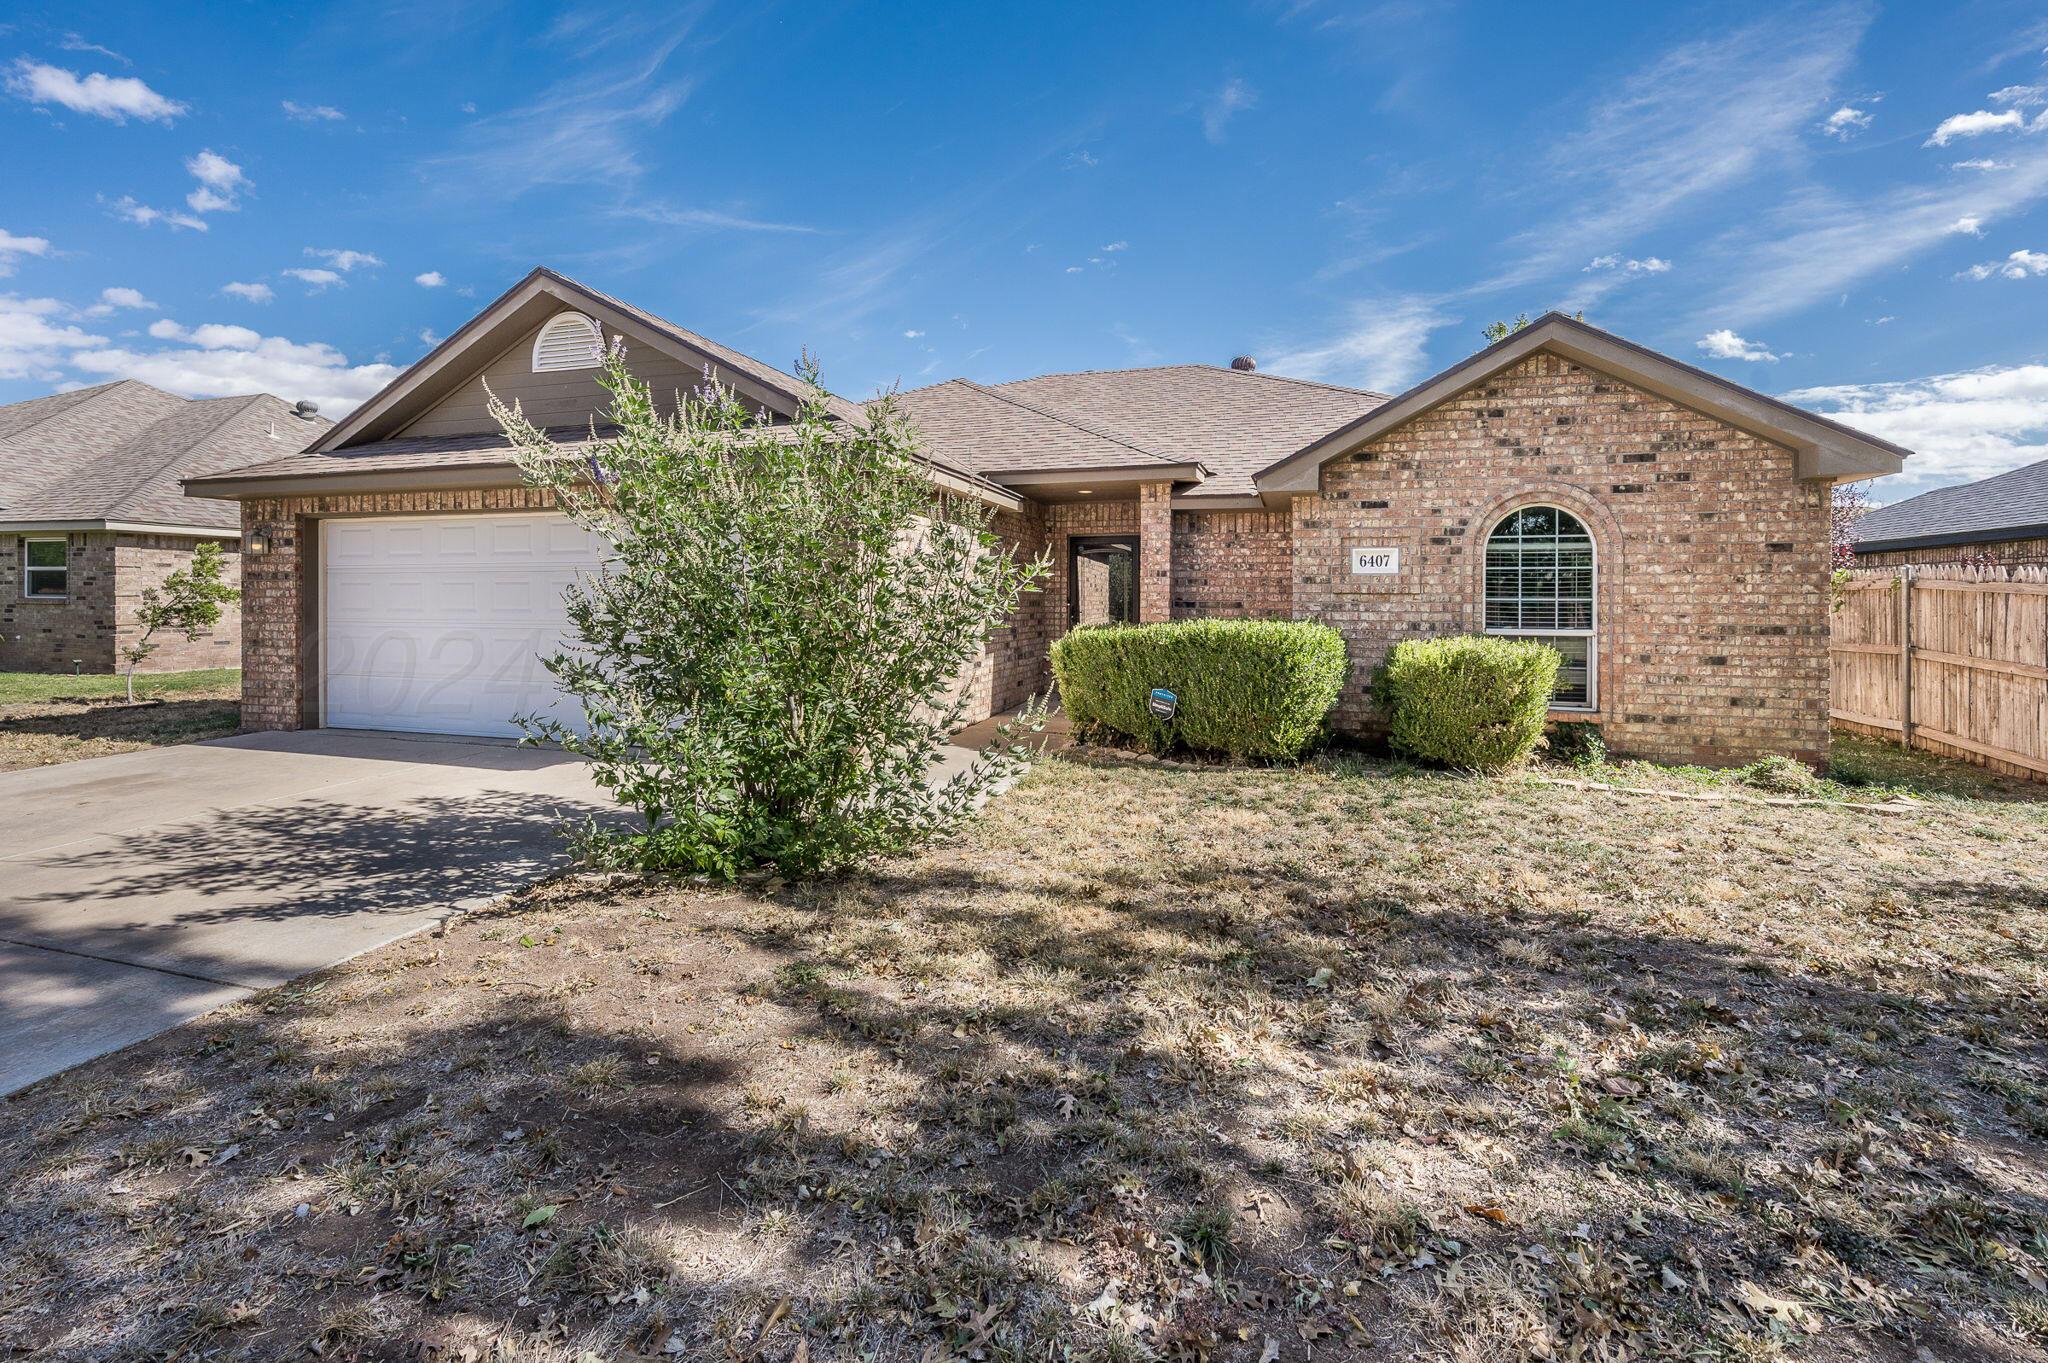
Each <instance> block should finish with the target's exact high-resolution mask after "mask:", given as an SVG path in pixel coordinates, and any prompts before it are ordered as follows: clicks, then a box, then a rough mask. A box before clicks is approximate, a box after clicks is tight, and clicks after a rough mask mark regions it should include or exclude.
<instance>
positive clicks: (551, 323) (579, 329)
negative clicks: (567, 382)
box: [533, 312, 604, 374]
mask: <svg viewBox="0 0 2048 1363" xmlns="http://www.w3.org/2000/svg"><path fill="white" fill-rule="evenodd" d="M603 363H604V340H603V338H602V337H600V336H599V335H598V330H597V323H595V322H593V321H591V320H590V319H589V318H588V317H585V316H584V315H583V314H582V313H580V312H562V313H556V314H555V315H554V316H553V317H550V318H549V319H548V324H547V325H546V326H544V327H542V328H541V329H540V335H538V336H536V337H534V338H533V372H534V373H536V374H545V373H547V372H548V371H550V370H554V369H595V368H597V367H598V366H599V365H601V364H603Z"/></svg>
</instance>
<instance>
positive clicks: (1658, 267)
mask: <svg viewBox="0 0 2048 1363" xmlns="http://www.w3.org/2000/svg"><path fill="white" fill-rule="evenodd" d="M1670 268H1671V262H1670V261H1668V260H1665V259H1663V258H1661V257H1659V256H1645V257H1643V258H1642V259H1641V260H1635V259H1625V258H1623V257H1621V256H1617V255H1609V256H1594V257H1593V259H1592V260H1591V261H1589V262H1587V265H1586V268H1585V269H1584V270H1581V271H1580V273H1581V274H1587V273H1590V272H1592V271H1595V270H1618V271H1620V272H1621V273H1622V274H1663V273H1665V272H1666V271H1667V270H1669V269H1670Z"/></svg>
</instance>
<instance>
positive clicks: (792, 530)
mask: <svg viewBox="0 0 2048 1363" xmlns="http://www.w3.org/2000/svg"><path fill="white" fill-rule="evenodd" d="M802 373H803V377H804V380H805V383H806V390H807V394H808V396H807V397H806V398H805V400H804V402H803V404H802V408H801V411H800V412H799V414H798V415H797V417H796V419H795V421H793V422H791V423H788V424H785V425H780V426H773V425H770V424H768V423H767V421H766V420H765V419H763V418H760V417H757V416H756V415H754V414H753V413H752V412H750V411H749V410H748V409H747V408H746V407H745V406H744V405H743V404H742V403H741V402H740V401H739V400H738V398H737V397H736V396H735V395H734V394H733V393H732V392H731V391H730V390H726V389H723V388H719V387H717V386H716V385H709V384H707V386H706V387H704V388H703V389H700V390H699V391H698V392H696V393H694V394H689V395H685V396H684V397H683V399H682V403H681V406H680V408H679V410H678V411H677V412H676V413H675V415H674V416H663V415H662V414H660V413H659V412H658V411H657V410H656V408H655V405H654V400H653V395H652V393H651V392H650V390H649V389H648V386H647V385H646V384H645V383H643V382H641V381H640V380H638V379H636V378H634V377H633V375H632V374H631V373H630V372H629V371H628V370H627V368H626V366H625V362H624V359H623V356H622V354H621V353H620V352H619V351H618V350H617V349H616V348H615V349H614V351H613V353H612V355H611V356H610V357H609V359H608V360H607V363H606V366H605V373H604V377H603V379H602V382H603V383H604V385H605V387H606V389H607V390H609V391H610V393H611V395H612V408H611V412H610V414H609V419H610V421H611V422H612V423H613V424H614V425H615V426H616V427H617V433H616V434H615V435H613V436H611V437H610V438H609V439H606V440H603V441H601V442H599V443H595V444H593V445H589V446H584V447H581V448H579V449H577V450H575V451H573V452H570V451H564V450H562V449H561V448H559V447H557V446H556V445H554V444H553V443H552V442H551V441H550V440H549V439H548V437H547V436H546V435H545V434H544V433H542V432H541V431H540V430H539V429H537V428H536V427H534V426H533V425H532V424H531V423H530V422H528V421H527V420H526V419H525V418H524V417H523V416H522V415H521V414H520V412H519V409H518V408H517V407H511V408H508V407H506V406H505V405H504V404H502V403H500V402H498V401H497V399H496V397H495V396H493V398H492V405H491V411H492V414H493V415H494V416H495V417H496V418H497V420H498V422H499V423H500V424H501V425H502V426H503V427H504V430H505V433H506V435H507V436H509V437H510V438H511V440H512V442H513V444H514V446H515V447H516V449H517V451H518V457H519V462H520V466H521V468H522V469H523V470H524V471H525V474H526V477H527V479H528V480H529V481H530V482H531V483H532V484H533V485H535V486H538V487H541V488H545V489H547V490H548V491H550V492H552V493H553V494H554V495H555V497H556V498H557V499H558V501H559V502H560V504H561V505H562V507H563V508H564V509H565V510H566V511H567V512H568V513H569V515H570V516H572V517H573V518H574V519H575V520H576V521H578V522H579V523H580V524H582V525H583V526H585V527H586V528H587V529H589V530H590V531H592V532H593V533H595V534H596V535H597V536H598V537H599V538H601V539H602V540H603V541H604V542H605V543H606V544H607V545H608V546H609V549H610V555H611V557H610V562H609V563H608V565H607V566H606V567H605V568H604V570H603V571H602V572H601V573H599V574H598V575H596V576H595V577H593V578H592V579H591V580H590V581H588V582H587V583H585V584H583V585H580V586H573V587H571V588H569V589H568V591H567V593H566V601H567V608H568V616H569V621H570V625H571V630H572V633H573V636H574V639H575V646H573V647H571V648H568V649H565V650H563V651H561V652H558V653H556V654H554V655H553V656H551V657H548V658H545V659H543V660H542V661H543V663H544V664H545V666H546V667H547V669H548V670H549V671H550V672H551V673H553V674H554V676H555V678H556V679H557V681H558V682H559V684H560V686H561V689H562V690H563V691H564V692H565V693H566V694H567V695H568V696H569V697H571V698H573V699H574V700H575V701H576V702H577V703H579V704H580V706H581V707H582V719H581V723H567V722H563V721H559V720H555V719H548V718H531V717H529V718H523V719H521V721H520V723H521V725H522V727H524V728H525V730H526V732H527V734H528V736H529V739H530V740H538V741H553V742H556V743H559V744H561V745H562V747H564V748H566V749H567V750H569V751H570V752H574V753H578V754H581V755H582V756H584V757H587V758H588V759H589V760H590V763H591V766H592V774H593V776H594V777H595V779H596V781H597V783H598V784H599V785H600V786H601V787H603V788H604V789H606V790H608V791H610V792H611V793H612V795H613V796H614V797H616V798H617V799H618V800H619V801H620V802H621V803H622V804H625V805H626V806H628V807H629V808H632V809H634V810H636V811H638V812H639V814H640V816H641V818H642V820H643V821H644V825H645V826H644V827H642V828H638V829H634V828H624V827H616V826H614V827H607V826H605V825H602V824H599V823H595V822H593V823H591V824H588V825H586V826H585V828H584V829H583V830H582V831H581V833H580V834H579V835H578V843H579V851H580V852H581V853H582V854H583V855H584V856H585V858H586V859H587V860H590V861H592V862H595V863H597V864H600V865H612V866H621V867H634V868H639V869H648V870H687V871H695V872H701V873H708V874H711V875H715V876H719V877H721V878H730V877H732V876H735V875H737V874H739V873H740V872H741V871H743V870H745V869H747V868H748V867H750V866H755V865H761V864H770V865H773V866H775V867H777V868H778V869H780V870H782V871H783V872H785V873H788V874H793V875H808V874H814V873H817V872H820V871H828V870H832V869H835V868H838V867H842V866H846V865H848V864H851V863H853V862H857V861H859V860H862V859H864V858H866V857H869V856H873V855H876V854H881V853H887V852H892V851H897V850H901V849H904V848H907V847H910V846H912V845H914V844H916V843H917V842H919V841H921V840H922V839H924V838H927V837H929V836H931V835H933V834H935V833H937V832H939V831H941V830H943V829H945V828H946V827H948V826H949V825H951V824H953V823H954V822H956V821H957V820H959V819H960V818H962V817H963V816H965V815H966V814H968V813H970V812H971V811H972V810H973V809H974V808H975V807H976V805H978V803H979V802H980V799H981V798H982V797H983V796H984V795H986V794H987V793H988V792H989V791H990V790H991V789H992V788H993V787H994V786H995V785H996V784H997V783H998V782H1000V781H1003V780H1006V779H1008V778H1009V777H1010V776H1012V775H1013V774H1014V773H1015V771H1016V770H1017V768H1018V767H1019V766H1020V765H1021V762H1022V760H1023V759H1022V750H1021V748H1019V747H1016V746H1012V745H1010V744H1009V743H1008V738H1009V735H1008V734H1007V733H1006V734H1004V735H1003V737H1002V739H1000V740H999V741H998V742H997V743H996V744H995V745H992V746H991V747H990V748H989V749H988V750H987V751H985V752H984V753H983V754H982V755H981V756H980V758H978V759H977V760H976V761H975V762H974V763H973V764H972V765H971V766H970V767H969V769H968V770H966V771H965V772H963V773H961V774H959V775H957V776H955V777H953V778H952V779H951V780H950V781H948V782H946V783H945V784H944V785H942V786H939V787H937V788H936V789H935V788H934V787H933V786H932V785H931V784H929V783H928V780H927V777H928V775H929V773H930V772H931V770H932V767H933V764H934V762H935V761H936V760H937V759H938V757H939V755H940V752H941V749H942V747H943V746H944V744H945V743H946V740H947V737H948V735H949V734H951V733H952V732H953V730H955V729H956V728H958V727H959V724H960V722H961V720H962V718H963V716H964V715H965V713H966V704H967V698H966V696H965V695H964V694H962V695H956V694H955V693H956V692H957V691H960V690H961V688H959V687H958V686H957V681H958V679H959V678H960V677H961V676H962V675H963V674H964V673H965V672H966V670H967V669H968V667H969V666H970V665H971V664H972V663H973V662H974V661H975V660H976V658H977V655H978V653H979V651H980V648H981V646H982V644H983V642H984V640H985V639H986V638H987V636H988V632H989V630H990V629H991V628H992V627H994V626H995V625H997V624H999V623H1000V622H1002V621H1003V620H1004V619H1005V618H1006V617H1008V615H1009V614H1010V612H1011V611H1013V610H1014V609H1015V608H1016V605H1017V600H1018V596H1019V594H1020V593H1021V592H1023V591H1024V590H1025V589H1027V588H1029V587H1030V586H1031V585H1032V584H1033V583H1035V582H1036V581H1037V580H1038V579H1039V577H1040V576H1042V575H1043V574H1044V573H1045V572H1046V570H1047V569H1046V564H1045V562H1044V561H1043V560H1039V561H1031V562H1025V561H1019V559H1018V558H1017V557H1016V556H1015V555H1014V554H1012V553H1011V552H1009V551H1008V550H1007V549H1006V548H1005V547H1004V546H1003V545H1002V544H1001V542H1000V541H999V540H998V539H997V538H996V537H995V536H994V535H993V534H992V533H990V530H989V523H990V517H991V514H992V513H991V512H990V510H989V509H988V508H987V507H985V506H984V505H982V504H981V503H979V502H974V501H969V500H966V499H959V498H953V497H948V496H945V495H943V494H941V493H940V492H939V490H938V489H937V488H936V487H935V485H934V484H933V483H932V481H931V480H930V479H929V478H927V477H925V476H924V475H923V474H922V473H920V471H919V468H918V465H917V464H916V462H915V458H914V456H915V454H916V449H917V447H916V441H915V438H914V437H913V435H912V433H911V432H910V430H909V428H908V426H907V425H906V423H905V421H904V419H903V417H902V415H901V414H900V413H899V412H898V411H897V410H896V408H895V405H894V403H893V400H886V399H885V400H883V401H880V402H877V403H875V404H873V405H872V406H870V407H869V408H868V414H867V422H866V424H865V425H860V424H854V423H842V422H835V421H834V420H832V418H831V417H830V415H829V414H828V411H827V407H826V397H825V394H824V392H823V391H822V390H821V389H819V388H818V387H817V371H816V367H815V366H814V365H812V364H811V363H810V362H809V361H808V360H806V361H805V364H804V366H803V370H802Z"/></svg>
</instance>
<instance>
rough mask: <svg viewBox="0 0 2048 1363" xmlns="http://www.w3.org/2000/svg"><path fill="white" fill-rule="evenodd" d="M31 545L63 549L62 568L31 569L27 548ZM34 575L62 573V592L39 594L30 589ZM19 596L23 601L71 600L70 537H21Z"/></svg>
mask: <svg viewBox="0 0 2048 1363" xmlns="http://www.w3.org/2000/svg"><path fill="white" fill-rule="evenodd" d="M31 544H56V545H61V546H62V547H63V549H64V566H63V567H61V568H52V567H49V566H48V565H44V566H42V567H31V566H30V564H29V561H28V547H29V546H30V545H31ZM36 573H62V574H63V575H64V590H63V591H61V592H39V591H34V590H32V589H31V588H30V586H29V583H30V581H31V580H32V575H33V574H36ZM21 596H22V599H23V600H24V601H68V600H70V599H71V537H70V536H69V535H23V536H22V537H21Z"/></svg>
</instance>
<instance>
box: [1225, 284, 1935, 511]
mask: <svg viewBox="0 0 2048 1363" xmlns="http://www.w3.org/2000/svg"><path fill="white" fill-rule="evenodd" d="M1539 350H1543V351H1549V352H1551V353H1552V354H1555V355H1557V356H1559V357H1560V358H1562V359H1564V360H1566V361H1568V362H1570V363H1573V364H1577V365H1582V366H1584V367H1585V368H1588V369H1592V370H1596V371H1598V372H1600V373H1604V374H1609V375H1612V376H1613V377H1615V378H1616V379H1618V380H1620V381H1622V382H1624V383H1627V384H1629V385H1630V386H1632V387H1635V388H1640V389H1642V390H1643V391H1644V392H1647V393H1651V394H1654V395H1656V396H1658V397H1661V398H1664V399H1665V400H1666V401H1669V402H1675V403H1677V404H1679V405H1680V406H1684V407H1689V408H1691V409H1692V410H1694V411H1696V412H1700V413H1702V414H1704V415H1707V416H1710V417H1713V418H1715V419H1716V420H1718V421H1724V422H1726V423H1728V424H1729V425H1731V426H1734V427H1736V428H1737V429H1739V430H1746V431H1749V432H1751V433H1752V434H1755V435H1760V436H1762V437H1764V438H1765V439H1767V440H1771V441H1774V442H1776V443H1777V444H1780V445H1784V446H1786V447H1788V448H1790V449H1791V450H1792V451H1793V453H1794V454H1795V455H1796V456H1797V464H1796V472H1797V476H1798V477H1800V478H1802V479H1804V478H1822V479H1827V480H1829V481H1834V482H1841V481H1848V480H1854V479H1861V478H1874V477H1880V476H1882V475H1884V474H1888V473H1897V472H1898V471H1899V468H1900V467H1901V465H1902V463H1903V462H1904V460H1905V459H1906V457H1907V456H1908V455H1910V454H1911V453H1912V451H1910V450H1907V449H1905V448H1903V447H1901V446H1898V445H1894V444H1892V443H1891V442H1890V441H1888V440H1883V439H1880V438H1879V437H1877V436H1874V435H1870V434H1868V433H1866V432H1864V431H1859V430H1857V429H1855V428H1854V427H1852V426H1846V425H1843V424H1842V423H1841V422H1839V421H1835V420H1833V419H1831V418H1829V417H1825V416H1822V415H1820V414H1819V413H1817V412H1809V411H1807V410H1805V409H1804V408H1801V407H1795V406H1793V405H1792V404H1791V403H1789V402H1786V401H1784V400H1783V399H1780V398H1774V397H1772V396H1770V395H1769V394H1767V393H1760V392H1757V391H1756V390H1755V389H1753V388H1745V387H1744V386H1743V385H1741V384H1739V383H1736V382H1735V381H1733V380H1732V379H1724V378H1722V377H1721V376H1720V375H1719V374H1715V373H1711V372H1709V371H1708V370H1705V369H1701V368H1699V367H1698V366H1697V365H1691V364H1687V363H1686V362H1685V361H1683V360H1677V359H1673V358H1672V357H1671V356H1669V355H1666V354H1663V353H1662V352H1660V351H1656V350H1652V349H1650V348H1649V347H1648V346H1643V345H1638V344H1636V343H1635V342H1634V341H1630V340H1628V339H1626V338H1624V337H1621V336H1617V335H1615V334H1614V333H1613V332H1610V331H1603V330H1601V329H1600V328H1599V327H1596V326H1594V325H1592V324H1591V323H1589V322H1583V321H1580V320H1579V319H1578V318H1576V317H1568V316H1566V315H1565V314H1564V313H1562V312H1559V311H1557V310H1555V309H1552V310H1551V311H1549V312H1546V313H1544V314H1543V315H1542V316H1541V317H1538V318H1537V319H1536V320H1535V321H1533V322H1531V323H1529V325H1527V326H1525V327H1520V328H1518V329H1516V330H1514V331H1511V332H1509V333H1508V334H1507V335H1506V336H1503V337H1501V338H1500V339H1499V340H1498V341H1495V342H1493V343H1492V344H1491V345H1489V346H1487V347H1485V348H1484V349H1483V350H1478V351H1475V352H1473V353H1472V354H1470V355H1468V356H1466V357H1465V358H1464V359H1462V360H1459V361H1458V362H1457V363H1456V364H1453V365H1451V366H1450V367H1449V368H1447V369H1444V370H1442V371H1440V372H1439V373H1437V374H1435V375H1433V376H1431V377H1430V378H1426V379H1424V380H1422V381H1421V382H1420V383H1418V384H1416V385H1415V386H1414V387H1412V388H1410V389H1408V390H1407V391H1406V392H1404V393H1401V394H1398V395H1397V396H1395V397H1393V398H1392V399H1390V400H1389V401H1387V402H1386V403H1384V404H1382V405H1381V406H1379V407H1377V408H1375V409H1374V410H1373V411H1371V412H1368V413H1366V414H1365V415H1364V416H1361V417H1359V418H1357V419H1356V420H1354V421H1351V422H1348V423H1346V424H1345V425H1343V426H1340V427H1338V428H1337V429H1336V430H1334V431H1331V432H1330V433H1329V434H1327V435H1324V436H1322V437H1320V438H1318V439H1316V440H1314V441H1312V442H1310V443H1309V444H1307V445H1305V446H1303V447H1302V448H1301V449H1299V450H1297V451H1295V452H1294V453H1293V454H1291V455H1288V456H1287V457H1286V458H1285V459H1282V460H1279V461H1278V462H1276V463H1274V464H1271V465H1269V466H1267V467H1266V468H1264V469H1261V470H1260V471H1259V473H1258V475H1257V483H1258V486H1259V490H1260V492H1261V493H1262V494H1263V495H1265V496H1266V497H1267V498H1268V499H1269V500H1273V499H1279V500H1285V499H1286V498H1287V497H1289V496H1291V495H1293V494H1295V493H1298V492H1313V491H1315V490H1316V488H1317V487H1318V486H1319V484H1320V481H1321V473H1320V470H1321V468H1322V466H1323V464H1324V463H1326V462H1328V461H1329V460H1331V459H1334V458H1336V457H1337V456H1338V455H1340V454H1343V453H1345V452H1347V451H1349V450H1352V449H1355V448H1357V447H1358V446H1360V445H1362V444H1364V443H1365V442H1367V441H1369V440H1372V439H1374V438H1376V437H1377V436H1379V435H1381V434H1382V433H1384V432H1386V431H1388V430H1391V429H1393V428H1394V427H1395V426H1398V425H1401V424H1402V423H1404V422H1407V421H1410V420H1412V419H1413V418H1415V417H1417V416H1420V415H1422V414H1423V413H1424V412H1427V411H1430V410H1431V409H1433V408H1435V407H1437V406H1439V405H1441V404H1442V403H1444V402H1447V401H1449V400H1450V399H1451V398H1453V397H1455V396H1457V395H1458V394H1459V393H1462V392H1464V391H1465V390H1466V389H1468V388H1471V387H1473V386H1474V385H1476V384H1479V383H1483V382H1484V381H1486V380H1487V379H1489V378H1491V377H1493V376H1494V375H1495V374H1498V373H1500V372H1501V371H1502V370H1505V369H1507V368H1509V367H1510V366H1512V365H1514V364H1517V363H1519V362H1521V361H1522V360H1524V359H1526V358H1527V357H1528V356H1530V355H1532V354H1534V353H1535V352H1537V351H1539Z"/></svg>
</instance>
